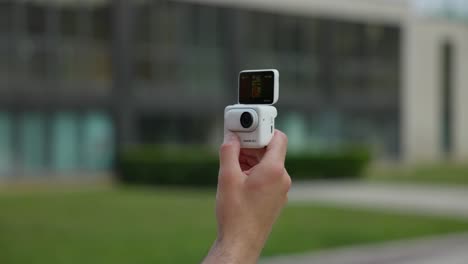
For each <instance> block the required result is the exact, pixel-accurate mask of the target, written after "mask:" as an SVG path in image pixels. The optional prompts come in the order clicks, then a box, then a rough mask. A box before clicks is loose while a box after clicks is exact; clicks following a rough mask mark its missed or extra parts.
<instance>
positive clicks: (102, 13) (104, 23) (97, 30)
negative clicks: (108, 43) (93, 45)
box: [92, 5, 111, 40]
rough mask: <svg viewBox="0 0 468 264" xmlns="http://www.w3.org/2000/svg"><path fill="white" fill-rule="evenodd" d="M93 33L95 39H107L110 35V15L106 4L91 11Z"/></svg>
mask: <svg viewBox="0 0 468 264" xmlns="http://www.w3.org/2000/svg"><path fill="white" fill-rule="evenodd" d="M92 20H93V35H94V38H95V39H97V40H109V39H110V36H111V17H110V7H109V6H108V5H106V6H102V7H99V8H95V9H94V10H93V11H92Z"/></svg>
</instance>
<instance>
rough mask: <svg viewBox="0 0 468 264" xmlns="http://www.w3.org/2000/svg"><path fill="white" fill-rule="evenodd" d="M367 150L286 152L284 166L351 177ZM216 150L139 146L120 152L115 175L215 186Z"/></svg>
mask: <svg viewBox="0 0 468 264" xmlns="http://www.w3.org/2000/svg"><path fill="white" fill-rule="evenodd" d="M369 161H370V155H369V153H368V151H366V150H362V149H349V150H344V151H341V152H333V153H320V154H318V153H314V154H312V153H302V154H288V156H287V158H286V165H285V166H286V168H287V170H288V172H289V174H290V175H291V177H292V178H293V179H317V178H351V177H359V176H361V175H362V173H363V170H364V169H365V167H366V166H367V164H368V163H369ZM218 169H219V162H218V156H217V153H216V152H214V151H210V150H208V149H206V148H203V147H194V146H191V147H170V148H168V147H164V146H148V145H146V146H140V147H134V148H131V149H128V150H126V151H124V152H122V153H120V155H119V157H118V163H117V170H118V173H117V175H118V176H117V177H118V179H119V180H120V181H121V182H123V183H130V184H160V185H195V186H196V185H199V186H206V185H215V184H216V183H217V177H218Z"/></svg>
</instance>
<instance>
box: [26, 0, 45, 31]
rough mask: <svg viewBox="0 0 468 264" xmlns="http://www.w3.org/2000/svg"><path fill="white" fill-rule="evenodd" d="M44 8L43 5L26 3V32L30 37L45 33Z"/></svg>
mask: <svg viewBox="0 0 468 264" xmlns="http://www.w3.org/2000/svg"><path fill="white" fill-rule="evenodd" d="M46 15H47V12H46V8H45V6H43V5H40V4H36V3H31V2H27V4H26V18H27V24H26V26H27V31H28V33H30V34H32V35H37V34H44V33H45V31H46Z"/></svg>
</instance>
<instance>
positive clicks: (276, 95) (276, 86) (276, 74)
mask: <svg viewBox="0 0 468 264" xmlns="http://www.w3.org/2000/svg"><path fill="white" fill-rule="evenodd" d="M264 71H272V72H273V74H274V78H275V80H274V85H273V102H272V103H271V104H272V105H273V104H275V103H276V102H278V98H279V71H278V70H276V69H260V70H243V71H241V72H239V76H240V75H241V74H242V73H244V72H264ZM238 79H239V78H238ZM238 87H240V84H238ZM239 92H240V91H238V93H239ZM237 98H239V96H237ZM237 103H239V101H237Z"/></svg>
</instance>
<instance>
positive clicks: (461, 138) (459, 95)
mask: <svg viewBox="0 0 468 264" xmlns="http://www.w3.org/2000/svg"><path fill="white" fill-rule="evenodd" d="M460 27H462V26H460ZM454 39H455V43H454V44H455V45H454V47H455V58H454V64H455V65H454V69H455V72H454V79H455V80H454V87H453V88H454V90H453V103H454V105H453V112H454V116H453V118H452V119H453V122H454V126H453V130H454V135H453V159H454V160H455V161H465V162H467V161H468V64H467V62H468V27H466V26H463V27H462V28H460V29H459V30H457V36H456V37H455V38H454Z"/></svg>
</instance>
